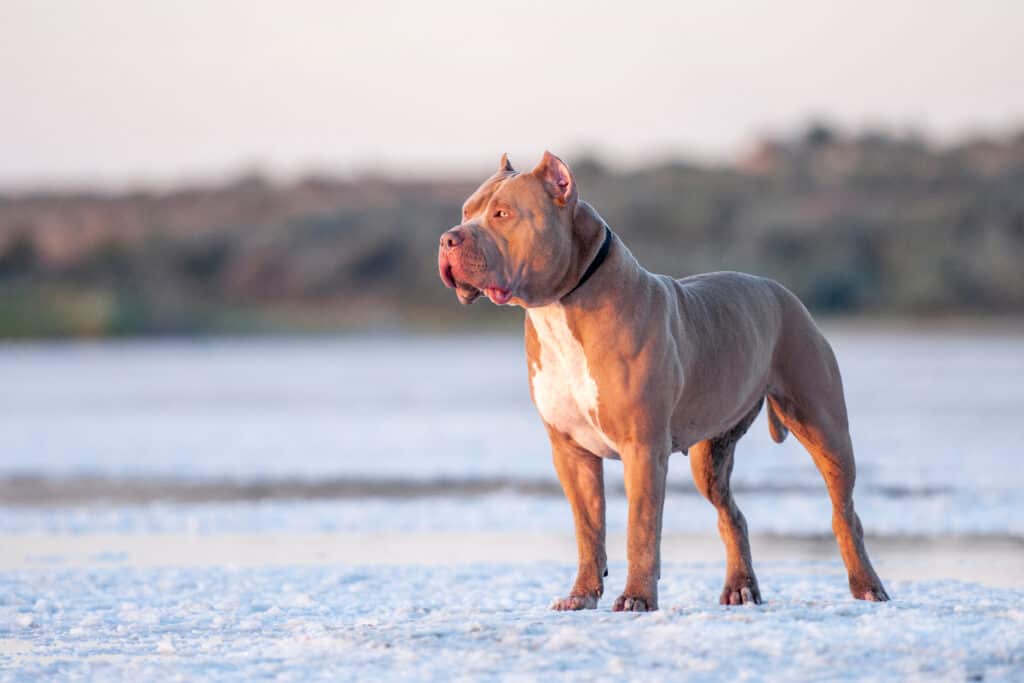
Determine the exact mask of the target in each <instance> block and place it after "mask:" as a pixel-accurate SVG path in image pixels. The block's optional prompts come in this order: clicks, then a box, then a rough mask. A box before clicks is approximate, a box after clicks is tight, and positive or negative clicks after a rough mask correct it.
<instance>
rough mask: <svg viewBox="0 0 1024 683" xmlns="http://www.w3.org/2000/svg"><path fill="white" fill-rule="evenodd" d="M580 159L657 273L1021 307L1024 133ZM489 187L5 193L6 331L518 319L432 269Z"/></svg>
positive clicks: (913, 305)
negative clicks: (460, 300)
mask: <svg viewBox="0 0 1024 683" xmlns="http://www.w3.org/2000/svg"><path fill="white" fill-rule="evenodd" d="M566 160H567V161H568V162H569V163H570V165H572V166H573V168H574V170H575V171H576V174H577V176H578V180H579V183H580V188H581V195H582V196H583V197H585V198H586V199H587V200H588V201H590V202H591V203H592V204H594V205H595V206H596V207H597V209H598V210H599V211H600V212H601V214H602V215H603V216H604V217H605V219H606V220H607V221H608V222H609V224H610V225H611V226H612V228H613V229H614V230H616V231H617V232H618V233H619V234H620V235H621V236H622V237H623V238H624V239H625V241H626V242H627V244H629V246H630V247H631V249H632V250H633V251H634V253H635V254H636V255H637V257H638V258H639V259H640V260H641V262H642V263H644V265H645V266H647V267H648V268H649V269H651V270H654V271H658V272H664V273H670V274H674V275H677V276H683V275H687V274H691V273H696V272H702V271H709V270H723V269H730V270H744V271H748V272H752V273H757V274H762V275H767V276H771V277H774V278H776V279H778V280H780V281H781V282H783V283H784V284H786V285H787V286H789V287H790V288H791V289H793V290H794V291H795V292H796V293H797V294H798V295H800V296H801V297H802V298H803V300H804V301H805V302H806V303H807V304H808V306H810V307H811V308H812V309H814V310H816V311H817V312H825V313H834V314H852V313H856V314H877V315H923V316H928V315H950V314H952V315H986V314H1004V313H1014V314H1020V313H1024V132H1020V133H1017V134H1015V135H1010V136H1006V137H1003V138H999V139H973V140H968V141H964V142H961V143H958V144H955V145H952V146H948V147H936V146H934V145H930V144H928V143H927V142H925V141H924V140H923V139H921V138H918V137H916V136H913V135H891V134H887V133H881V132H867V133H862V134H858V135H843V134H841V133H839V132H837V131H836V130H834V129H832V128H830V127H828V126H825V125H812V126H810V127H808V128H807V129H806V130H804V131H802V132H801V133H800V134H798V135H794V136H791V137H786V138H778V139H766V140H764V141H763V142H761V143H760V144H759V145H757V147H756V148H755V149H754V150H752V151H751V153H750V154H749V155H748V156H746V157H745V158H743V159H742V160H741V161H740V162H738V163H737V164H735V165H734V166H729V167H724V166H716V167H712V166H706V165H696V164H690V163H685V162H671V163H664V164H660V165H656V166H650V167H647V168H642V169H638V170H631V171H623V170H616V169H613V168H609V167H607V166H606V165H604V164H602V163H601V161H600V160H599V159H597V158H594V157H584V158H572V157H568V156H567V157H566ZM534 161H535V160H527V159H520V160H518V164H517V166H519V167H520V168H521V170H529V168H530V167H531V166H532V163H533V162H534ZM515 162H516V160H513V163H515ZM481 180H483V178H482V177H480V178H467V179H466V180H465V181H464V182H462V181H443V182H431V181H427V180H420V181H411V180H390V179H385V178H371V177H365V178H360V179H355V180H338V179H332V178H327V177H310V178H306V179H303V180H300V181H297V182H294V183H289V184H274V183H271V182H268V181H267V180H265V179H263V178H261V177H259V176H257V175H253V176H247V177H242V178H239V179H237V180H236V181H234V182H231V183H228V184H225V185H222V186H217V187H188V188H180V189H177V190H174V191H168V192H147V191H138V192H131V193H124V194H116V195H110V194H98V193H83V192H75V193H60V192H42V193H28V194H19V195H0V336H3V337H19V336H67V335H76V336H92V335H122V334H177V333H199V332H245V331H255V330H282V331H283V330H288V331H304V330H305V331H311V330H327V329H364V328H375V329H394V328H405V327H416V328H441V327H446V326H450V325H473V326H479V325H480V324H481V323H482V322H486V323H496V324H509V325H514V326H518V325H520V324H521V321H520V317H519V316H514V315H509V314H508V312H507V311H501V310H498V309H495V308H494V307H491V306H489V305H487V304H477V305H476V306H473V307H471V308H469V309H463V308H461V307H459V306H458V304H457V303H456V301H455V298H454V296H453V295H452V294H451V293H450V292H449V291H448V290H446V289H445V288H444V287H443V285H442V284H441V282H440V280H439V279H438V277H437V272H436V243H437V237H438V235H439V234H440V233H441V232H442V231H443V230H444V229H446V228H448V227H450V226H451V225H452V224H453V223H454V222H456V221H457V219H458V217H459V215H460V206H461V203H462V201H463V200H464V199H465V198H466V197H467V196H468V194H469V193H470V192H471V191H472V190H473V189H474V188H475V187H476V185H477V184H478V183H479V182H480V181H481Z"/></svg>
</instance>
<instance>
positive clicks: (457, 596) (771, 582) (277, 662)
mask: <svg viewBox="0 0 1024 683" xmlns="http://www.w3.org/2000/svg"><path fill="white" fill-rule="evenodd" d="M838 569H839V568H838V565H836V564H833V563H829V564H821V563H801V564H775V565H772V566H767V567H763V568H762V572H761V575H762V585H763V587H764V588H765V591H764V592H765V596H766V598H767V600H768V603H767V604H766V605H764V606H762V607H758V608H753V607H746V608H736V607H733V608H727V607H720V606H718V605H717V604H715V600H716V598H717V595H718V589H719V581H720V576H719V573H718V572H719V568H718V567H714V568H710V567H705V566H703V565H674V566H670V567H667V568H666V571H665V572H664V576H663V579H662V583H661V603H662V607H663V609H662V611H660V612H658V613H654V614H643V615H632V614H630V615H626V614H615V613H612V612H610V611H609V607H610V603H611V601H612V600H611V598H613V597H614V595H610V596H606V598H605V599H604V600H603V602H602V605H601V607H600V609H598V610H597V611H591V612H581V613H555V612H550V611H548V610H547V609H546V606H547V604H548V603H549V602H550V601H551V599H552V598H555V597H558V596H561V595H562V594H563V591H564V590H565V588H566V587H567V586H568V585H569V582H570V581H571V578H572V569H571V568H570V567H567V566H562V565H550V564H542V565H529V566H511V567H510V566H465V567H454V568H444V567H440V568H439V567H392V568H387V567H374V568H373V569H372V570H370V569H358V568H346V569H328V568H320V567H317V568H311V567H279V568H258V569H237V570H233V569H231V568H210V569H195V568H181V569H163V570H138V569H130V568H114V569H81V570H54V571H49V572H9V573H2V574H0V680H11V681H15V680H17V681H32V680H39V679H41V678H60V679H68V678H84V679H92V680H126V681H140V680H173V679H175V678H176V677H181V678H183V679H184V680H196V679H204V678H216V679H220V680H238V681H248V680H255V679H258V678H275V679H277V680H294V681H307V680H367V679H373V680H389V679H396V678H402V679H406V680H420V681H422V680H449V679H465V680H479V679H481V678H483V679H486V680H490V679H499V678H501V679H505V678H509V679H513V680H535V679H536V678H537V677H541V676H543V677H553V678H555V679H558V680H592V679H593V678H595V677H598V678H602V677H607V678H637V677H639V678H643V679H644V680H671V681H686V680H694V681H702V680H765V681H794V680H807V681H811V680H835V681H857V680H865V681H867V680H874V681H906V680H929V681H934V680H950V681H965V680H985V681H999V680H1008V681H1009V680H1020V677H1021V676H1022V675H1024V592H1021V591H1010V590H995V589H989V588H981V587H978V586H976V585H972V584H965V583H958V582H952V581H944V582H916V583H899V582H897V583H894V584H892V585H891V586H890V589H891V591H892V592H893V594H894V595H897V596H899V597H898V599H897V600H896V601H894V602H892V603H889V604H884V605H878V604H868V603H863V602H857V601H854V600H852V599H850V598H849V596H848V594H847V592H846V589H845V586H844V585H843V583H844V582H843V579H842V576H841V574H840V573H839V571H838ZM622 576H623V568H622V567H621V566H618V565H616V566H613V567H612V577H611V578H610V588H609V591H612V590H614V588H616V587H618V584H619V583H620V582H621V577H622Z"/></svg>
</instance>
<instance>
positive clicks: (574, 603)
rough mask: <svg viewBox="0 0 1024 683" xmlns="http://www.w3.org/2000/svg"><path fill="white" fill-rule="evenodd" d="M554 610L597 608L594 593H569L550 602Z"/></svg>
mask: <svg viewBox="0 0 1024 683" xmlns="http://www.w3.org/2000/svg"><path fill="white" fill-rule="evenodd" d="M551 609H553V610H555V611H556V612H575V611H578V610H581V609H597V596H596V595H570V596H569V597H567V598H561V599H559V600H555V601H554V602H552V603H551Z"/></svg>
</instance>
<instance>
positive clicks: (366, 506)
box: [0, 324, 1024, 536]
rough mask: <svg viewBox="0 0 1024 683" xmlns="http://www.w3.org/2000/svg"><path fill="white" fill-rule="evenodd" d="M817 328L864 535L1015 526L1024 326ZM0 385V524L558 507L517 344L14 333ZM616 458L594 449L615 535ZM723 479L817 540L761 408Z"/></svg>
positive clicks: (249, 522) (808, 486)
mask: <svg viewBox="0 0 1024 683" xmlns="http://www.w3.org/2000/svg"><path fill="white" fill-rule="evenodd" d="M826 332H827V334H828V336H829V338H830V339H831V341H832V342H833V345H834V347H835V349H836V352H837V355H838V357H839V361H840V366H841V368H842V371H843V375H844V380H845V383H846V392H847V400H848V404H849V412H850V422H851V428H852V432H853V440H854V446H855V450H856V455H857V463H858V483H857V493H856V500H857V502H858V505H859V508H860V510H861V516H862V518H863V520H864V524H865V527H866V528H867V529H868V531H869V533H874V534H925V535H937V534H989V535H991V534H995V535H1011V536H1024V515H1022V514H1021V510H1024V453H1022V447H1021V443H1022V437H1024V334H1021V333H1020V332H1016V331H1013V330H1004V331H999V330H993V329H991V328H986V329H982V330H976V331H975V330H972V329H971V328H970V327H966V326H961V327H958V328H956V329H910V328H884V327H878V326H873V327H860V328H858V327H856V326H853V325H851V324H844V325H841V326H833V327H831V328H827V330H826ZM0 378H2V381H3V388H4V391H3V392H2V394H0V479H2V480H3V482H4V484H3V486H2V487H0V489H2V490H3V491H6V493H3V494H0V505H5V506H6V509H7V512H8V514H6V515H4V516H3V517H2V519H3V521H2V522H0V527H5V529H0V530H6V531H19V530H31V529H36V528H40V525H42V527H43V528H51V527H52V525H58V526H59V525H64V526H65V527H66V528H70V529H75V528H82V529H86V530H89V529H93V528H95V527H96V525H99V527H100V528H105V525H110V526H112V528H120V526H123V525H124V524H126V523H129V522H126V519H127V518H130V519H131V520H132V521H131V523H132V524H142V525H143V527H145V528H148V527H146V525H156V526H157V527H160V525H161V524H175V523H176V522H174V520H175V519H179V518H181V515H176V514H172V515H168V514H163V513H159V514H158V513H157V512H154V510H158V511H159V510H164V509H165V508H166V507H167V506H171V507H174V501H175V500H178V502H179V504H180V505H185V506H189V507H188V509H189V510H190V511H191V512H190V515H186V517H188V519H191V520H192V521H191V522H189V523H190V524H193V525H199V526H200V527H201V528H208V527H209V528H221V527H223V526H224V525H228V526H229V527H230V528H235V526H238V527H240V528H246V529H248V528H250V527H251V526H255V527H257V528H263V527H265V526H268V525H269V526H271V527H274V528H277V527H280V528H293V527H296V526H297V527H300V528H313V529H338V528H370V529H372V528H377V527H379V526H381V525H385V526H387V525H398V526H400V527H402V528H407V527H409V528H432V529H433V528H442V529H443V528H463V527H466V526H469V527H473V528H488V527H491V526H499V527H501V528H532V527H534V526H536V527H538V528H547V527H549V526H550V525H551V524H555V523H556V522H555V521H554V520H557V523H558V524H559V525H561V524H563V523H564V519H565V517H566V515H567V512H568V511H567V506H566V505H565V503H564V501H562V500H561V497H560V494H559V492H558V488H557V481H556V479H555V475H554V472H553V469H552V466H551V463H550V456H549V453H548V448H547V440H546V436H545V433H544V430H543V428H542V427H541V423H540V419H539V418H538V416H537V415H536V413H535V411H534V408H533V406H532V404H531V403H530V399H529V390H528V386H527V372H526V367H525V356H524V351H523V345H522V340H521V338H519V337H518V336H383V337H360V336H355V337H342V338H315V339H291V338H256V339H203V340H155V341H112V342H69V343H65V342H55V343H39V344H7V345H3V346H0ZM621 471H622V469H621V464H620V463H618V462H615V461H608V462H607V463H606V476H607V479H608V490H609V493H610V495H611V496H612V500H611V503H610V508H609V524H610V526H611V527H612V528H616V526H619V527H621V525H622V524H624V500H623V499H622V494H621ZM670 480H671V494H670V499H669V503H668V512H667V514H666V522H665V523H666V527H667V528H668V529H673V528H675V529H681V530H689V529H702V530H706V529H707V528H708V527H707V524H708V521H709V520H711V521H712V523H713V519H714V518H713V514H712V510H711V508H710V506H709V505H707V504H706V503H705V502H704V501H703V500H702V499H700V498H699V496H697V495H696V493H695V491H694V490H693V487H692V484H691V483H690V473H689V467H688V464H687V463H686V461H685V456H683V455H681V454H676V455H673V456H672V462H671V471H670ZM734 482H735V485H736V489H737V491H738V500H739V503H740V505H741V507H742V508H743V509H744V510H745V511H746V512H747V516H748V519H749V520H750V522H751V527H752V528H753V529H754V530H755V531H762V532H771V533H783V534H818V533H827V532H828V531H829V526H828V513H829V506H828V499H827V497H826V495H825V491H824V486H823V484H822V482H821V480H820V477H819V475H818V473H817V471H816V470H815V468H814V467H813V465H812V464H811V460H810V458H809V456H808V455H807V454H806V453H805V452H804V451H803V450H802V449H801V447H800V446H799V444H798V443H797V442H796V440H795V439H793V438H790V439H788V440H787V441H786V443H785V444H783V445H781V446H780V445H776V444H774V443H773V442H772V441H771V440H770V439H769V437H768V431H767V426H766V423H765V417H764V415H763V414H762V416H760V417H759V418H758V421H757V422H756V423H755V424H754V426H753V427H752V428H751V429H750V432H749V433H748V435H747V436H746V437H745V438H744V440H743V441H742V442H741V443H740V445H739V447H738V454H737V463H736V468H735V474H734ZM30 485H31V486H34V487H35V488H31V486H30ZM69 490H70V491H71V493H70V494H69ZM19 491H20V492H21V493H20V497H19ZM26 499H29V500H26ZM297 500H298V501H301V502H303V504H301V505H299V504H297V503H296V501H297ZM103 501H109V504H104V503H103ZM26 503H29V504H26ZM118 503H120V504H122V506H121V507H123V506H124V505H128V504H131V505H129V507H128V508H126V509H127V510H128V512H125V511H124V510H121V511H120V512H118V511H117V510H119V509H120V508H119V507H118V505H117V504H118ZM250 503H257V504H258V505H257V507H255V508H254V507H252V505H249V504H250ZM246 505H249V507H245V506H246ZM140 506H141V507H140ZM374 506H379V507H380V508H381V510H392V509H394V508H395V506H398V507H399V508H402V509H407V511H408V514H406V515H397V516H395V515H391V514H383V512H382V513H381V514H380V515H378V514H375V513H374V512H373V510H374ZM619 508H621V510H619ZM112 509H113V510H114V511H113V512H112ZM256 509H258V510H259V514H258V515H257V514H255V513H254V512H253V511H254V510H256ZM346 510H348V512H346ZM617 510H619V511H620V512H621V513H622V518H621V519H620V518H619V517H617V514H618V512H616V511H617ZM122 513H123V514H122ZM147 515H148V516H149V517H152V518H153V519H150V520H149V521H143V522H140V521H139V520H140V519H141V520H146V519H148V517H147ZM161 520H162V521H161ZM232 520H234V521H232ZM232 525H234V526H232ZM160 528H162V527H160ZM711 528H713V527H711Z"/></svg>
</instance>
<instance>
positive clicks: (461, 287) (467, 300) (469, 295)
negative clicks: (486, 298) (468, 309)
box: [454, 281, 481, 306]
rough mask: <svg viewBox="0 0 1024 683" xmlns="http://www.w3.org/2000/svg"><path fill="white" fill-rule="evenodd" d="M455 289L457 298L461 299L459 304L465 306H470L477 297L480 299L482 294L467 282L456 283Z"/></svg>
mask: <svg viewBox="0 0 1024 683" xmlns="http://www.w3.org/2000/svg"><path fill="white" fill-rule="evenodd" d="M454 287H455V296H457V297H458V298H459V303H460V304H462V305H463V306H468V305H469V304H471V303H473V302H474V301H476V299H477V297H479V296H480V293H481V292H480V290H479V289H477V288H476V287H474V286H473V285H470V284H467V283H465V282H458V281H456V282H455V284H454Z"/></svg>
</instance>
